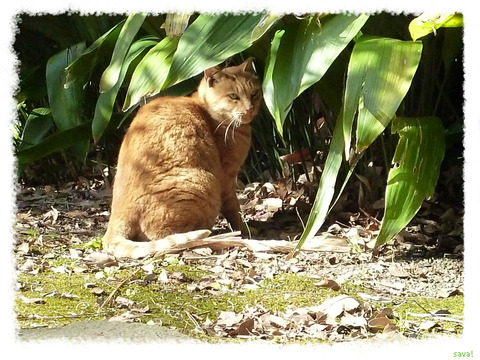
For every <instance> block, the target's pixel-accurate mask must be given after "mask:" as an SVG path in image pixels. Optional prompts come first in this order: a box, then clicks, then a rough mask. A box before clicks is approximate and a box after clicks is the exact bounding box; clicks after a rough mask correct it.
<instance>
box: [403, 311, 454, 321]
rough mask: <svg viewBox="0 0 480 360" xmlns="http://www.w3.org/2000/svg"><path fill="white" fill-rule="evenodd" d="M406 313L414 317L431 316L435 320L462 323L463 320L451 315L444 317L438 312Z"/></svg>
mask: <svg viewBox="0 0 480 360" xmlns="http://www.w3.org/2000/svg"><path fill="white" fill-rule="evenodd" d="M407 315H411V316H415V317H432V318H434V319H436V320H443V321H451V322H457V323H460V324H463V320H460V319H455V318H451V317H445V316H443V315H439V314H432V313H428V314H416V313H411V312H407Z"/></svg>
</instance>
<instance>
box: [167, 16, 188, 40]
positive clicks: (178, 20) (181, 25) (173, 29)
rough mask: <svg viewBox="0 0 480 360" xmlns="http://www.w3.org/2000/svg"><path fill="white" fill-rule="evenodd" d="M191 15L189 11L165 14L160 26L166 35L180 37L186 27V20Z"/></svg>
mask: <svg viewBox="0 0 480 360" xmlns="http://www.w3.org/2000/svg"><path fill="white" fill-rule="evenodd" d="M191 15H192V14H191V13H179V14H175V13H171V14H167V16H166V18H165V23H164V24H163V26H162V28H164V29H165V33H166V34H167V37H170V38H177V37H180V36H181V35H182V34H183V32H184V31H185V29H186V28H187V26H188V20H189V19H190V16H191Z"/></svg>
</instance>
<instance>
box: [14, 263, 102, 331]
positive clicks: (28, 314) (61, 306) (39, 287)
mask: <svg viewBox="0 0 480 360" xmlns="http://www.w3.org/2000/svg"><path fill="white" fill-rule="evenodd" d="M18 281H19V282H20V283H21V284H22V285H23V289H22V291H20V292H18V295H22V296H24V297H25V298H28V299H34V298H41V299H43V300H44V301H45V303H42V304H35V303H33V304H29V303H25V302H24V301H23V300H22V299H21V298H20V297H17V299H15V311H16V312H17V315H18V321H19V324H20V325H21V326H22V327H26V328H28V327H33V326H59V325H65V324H68V323H71V322H72V321H75V320H78V318H82V317H83V315H85V314H90V315H88V316H85V317H86V318H91V317H93V318H95V319H102V318H105V316H96V315H95V313H96V311H97V309H98V308H97V307H96V305H95V300H96V298H95V295H93V294H92V293H90V291H89V290H88V289H86V288H85V287H84V284H85V281H86V275H78V274H72V275H70V276H68V275H66V274H56V273H52V272H49V273H41V274H38V275H24V274H22V275H20V276H19V278H18Z"/></svg>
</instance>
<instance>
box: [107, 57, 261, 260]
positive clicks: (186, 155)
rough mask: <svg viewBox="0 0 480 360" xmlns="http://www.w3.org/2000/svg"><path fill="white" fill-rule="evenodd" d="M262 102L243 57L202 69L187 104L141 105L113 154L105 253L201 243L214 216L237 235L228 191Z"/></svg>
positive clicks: (182, 100) (181, 100)
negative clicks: (115, 160)
mask: <svg viewBox="0 0 480 360" xmlns="http://www.w3.org/2000/svg"><path fill="white" fill-rule="evenodd" d="M261 98H262V94H261V84H260V82H259V80H258V79H257V77H256V75H255V72H254V70H253V67H252V58H250V59H248V60H246V61H245V62H244V63H243V64H241V65H239V66H232V67H227V68H225V69H223V70H222V69H220V68H218V67H215V68H211V69H208V70H206V71H205V72H204V77H203V79H202V81H201V82H200V85H199V87H198V91H197V92H196V93H194V94H192V95H191V96H190V97H160V98H157V99H155V100H153V101H151V102H149V103H148V104H146V105H145V106H143V107H142V108H141V109H140V110H139V111H138V114H137V115H136V117H135V118H134V120H133V121H132V124H131V125H130V128H129V129H128V131H127V133H126V135H125V138H124V140H123V143H122V146H121V148H120V153H119V158H118V166H117V174H116V178H115V183H114V187H113V199H112V211H111V215H110V222H109V224H108V229H107V232H106V233H105V236H104V237H103V247H104V249H105V250H106V251H107V252H110V253H112V254H113V255H115V256H116V257H131V258H141V257H145V256H148V255H153V254H155V253H156V252H158V251H165V250H167V249H168V248H169V247H170V246H172V247H173V246H175V245H178V244H179V243H185V242H188V241H191V240H195V239H199V238H205V237H207V236H208V235H209V234H210V231H209V230H208V229H211V228H212V226H213V225H214V223H215V219H216V217H217V215H218V214H219V213H220V212H221V213H222V214H223V215H224V216H225V218H226V219H227V220H228V221H229V222H230V224H231V226H232V228H233V229H234V230H240V229H242V227H243V223H242V221H241V217H240V213H239V211H240V207H239V204H238V200H237V197H236V192H235V186H236V181H237V174H238V172H239V170H240V167H241V165H242V164H243V162H244V161H245V158H246V157H247V154H248V150H249V147H250V137H251V129H250V122H251V121H252V119H253V117H254V116H255V115H256V114H257V112H258V109H259V107H260V103H261Z"/></svg>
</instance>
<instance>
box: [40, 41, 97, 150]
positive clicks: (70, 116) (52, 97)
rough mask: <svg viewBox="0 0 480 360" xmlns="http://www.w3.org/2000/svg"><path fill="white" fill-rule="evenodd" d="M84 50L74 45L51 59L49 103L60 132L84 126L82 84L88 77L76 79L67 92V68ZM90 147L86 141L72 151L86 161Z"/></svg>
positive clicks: (80, 45)
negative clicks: (82, 124)
mask: <svg viewBox="0 0 480 360" xmlns="http://www.w3.org/2000/svg"><path fill="white" fill-rule="evenodd" d="M85 48H86V46H85V44H84V43H80V44H77V45H74V46H72V47H70V48H68V49H65V50H63V51H61V52H60V53H58V54H56V55H54V56H52V57H51V58H50V59H49V60H48V62H47V67H46V82H47V93H48V100H49V103H50V109H51V113H52V117H53V121H54V122H55V126H56V127H57V129H58V130H59V131H65V130H68V129H71V128H72V127H75V126H78V125H80V124H81V123H83V122H84V115H83V109H84V104H83V101H84V96H85V93H84V91H83V84H84V83H85V81H86V76H87V75H88V74H85V77H83V78H82V77H79V78H76V79H75V81H74V82H72V83H71V84H70V86H69V87H68V88H65V82H66V72H65V68H66V67H67V66H68V65H69V64H70V63H72V61H74V60H75V59H77V58H78V57H79V56H80V55H81V54H82V53H83V52H84V51H85ZM88 144H89V142H88V140H84V141H83V142H81V143H77V144H76V145H75V146H74V147H73V151H74V153H75V155H76V156H77V157H78V158H79V159H83V158H84V157H85V155H86V153H87V151H88Z"/></svg>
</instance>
